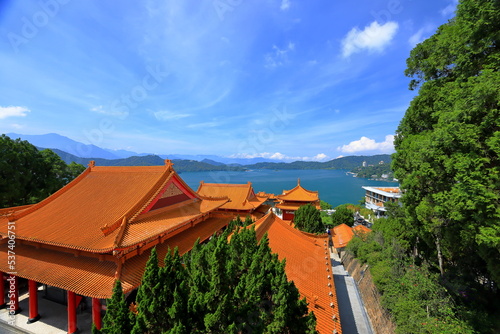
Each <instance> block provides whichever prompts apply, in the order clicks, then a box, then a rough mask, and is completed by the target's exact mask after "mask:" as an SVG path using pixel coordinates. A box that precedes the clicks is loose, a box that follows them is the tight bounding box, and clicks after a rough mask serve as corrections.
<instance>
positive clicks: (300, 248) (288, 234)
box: [255, 213, 342, 333]
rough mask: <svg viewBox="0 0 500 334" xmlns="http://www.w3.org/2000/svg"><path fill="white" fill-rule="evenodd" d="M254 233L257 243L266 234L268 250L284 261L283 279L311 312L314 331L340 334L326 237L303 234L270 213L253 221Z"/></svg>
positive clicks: (337, 308)
mask: <svg viewBox="0 0 500 334" xmlns="http://www.w3.org/2000/svg"><path fill="white" fill-rule="evenodd" d="M255 232H256V235H257V238H258V239H259V240H260V239H261V238H262V237H263V236H264V234H265V233H267V234H268V239H269V246H270V248H271V250H272V251H273V252H275V253H277V254H278V258H279V259H280V260H282V259H286V265H285V272H286V274H287V277H288V279H289V280H291V281H293V282H294V283H295V285H296V286H297V288H298V289H299V293H300V294H301V296H303V297H305V298H306V300H307V302H308V308H309V310H310V311H313V312H314V314H315V316H316V319H317V326H316V329H317V330H318V332H320V333H332V332H333V330H337V333H342V328H341V324H340V315H339V306H338V303H337V294H336V291H335V283H334V280H333V273H332V264H331V260H330V252H329V250H328V236H327V235H326V234H325V235H323V236H314V235H312V234H304V233H302V232H300V231H299V230H297V229H295V228H293V227H292V226H291V225H290V224H288V223H286V222H285V221H283V220H281V219H280V218H279V217H277V216H276V215H274V214H273V213H269V214H268V215H266V216H264V217H262V218H261V219H259V220H258V221H257V222H255Z"/></svg>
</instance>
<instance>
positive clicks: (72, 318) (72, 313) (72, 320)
mask: <svg viewBox="0 0 500 334" xmlns="http://www.w3.org/2000/svg"><path fill="white" fill-rule="evenodd" d="M77 330H78V328H77V327H76V295H75V293H74V292H73V291H68V334H73V333H76V331H77Z"/></svg>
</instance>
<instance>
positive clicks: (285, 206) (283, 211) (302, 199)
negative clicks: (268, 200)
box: [276, 179, 321, 220]
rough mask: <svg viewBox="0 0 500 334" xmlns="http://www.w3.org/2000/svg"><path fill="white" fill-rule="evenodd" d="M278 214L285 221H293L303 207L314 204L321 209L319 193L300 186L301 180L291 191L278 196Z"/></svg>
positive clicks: (284, 191)
mask: <svg viewBox="0 0 500 334" xmlns="http://www.w3.org/2000/svg"><path fill="white" fill-rule="evenodd" d="M276 199H277V201H278V204H276V208H277V209H279V210H276V213H277V214H278V216H280V217H281V218H282V219H283V220H293V217H294V216H295V211H297V210H298V209H299V208H300V207H301V206H302V205H306V204H309V203H310V204H312V205H313V206H315V207H316V209H318V210H319V209H320V208H321V207H320V205H319V195H318V192H317V191H310V190H306V189H304V188H303V187H302V186H301V185H300V179H298V180H297V185H296V186H295V188H293V189H291V190H283V194H281V195H277V196H276Z"/></svg>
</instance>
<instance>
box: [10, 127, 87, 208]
mask: <svg viewBox="0 0 500 334" xmlns="http://www.w3.org/2000/svg"><path fill="white" fill-rule="evenodd" d="M84 170H85V168H84V167H83V166H82V165H79V164H76V163H72V164H70V165H69V166H68V165H66V163H64V161H62V160H61V158H59V156H58V155H57V154H55V153H54V152H53V151H51V150H49V149H45V150H43V151H38V149H37V148H36V147H35V146H33V145H31V144H30V143H29V142H27V141H22V140H20V139H16V140H12V139H10V138H9V137H8V136H6V135H2V136H1V137H0V208H2V207H10V206H17V205H26V204H33V203H36V202H39V201H41V200H43V199H44V198H46V197H47V196H49V195H51V194H52V193H54V192H56V191H57V190H59V189H60V188H62V187H63V186H64V185H66V184H67V183H68V182H70V181H71V180H73V179H74V178H75V177H76V176H78V175H79V174H80V173H81V172H83V171H84Z"/></svg>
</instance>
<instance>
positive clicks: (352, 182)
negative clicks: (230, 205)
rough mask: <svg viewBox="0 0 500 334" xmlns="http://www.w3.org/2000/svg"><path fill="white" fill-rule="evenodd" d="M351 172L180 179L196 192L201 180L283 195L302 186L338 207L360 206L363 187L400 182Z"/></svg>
mask: <svg viewBox="0 0 500 334" xmlns="http://www.w3.org/2000/svg"><path fill="white" fill-rule="evenodd" d="M347 172H348V171H347V170H326V169H317V170H316V169H314V170H252V171H248V172H184V173H181V174H180V176H181V177H182V179H183V180H184V181H185V182H186V183H187V184H188V185H189V186H190V187H191V188H193V190H195V191H196V190H197V189H198V186H199V185H200V181H205V182H206V183H247V182H249V181H250V182H252V186H253V189H254V190H255V192H259V191H265V192H266V193H273V194H275V195H279V194H281V193H282V192H283V190H290V189H292V188H293V187H295V186H296V185H297V179H298V178H300V184H301V185H302V186H303V187H304V188H306V189H307V190H312V191H319V198H320V199H322V200H324V201H326V202H328V203H330V204H331V205H333V206H334V207H335V206H337V205H340V204H344V203H354V204H358V202H359V200H360V199H361V198H362V197H363V196H364V195H365V190H364V189H363V188H361V187H362V186H374V187H397V186H398V183H397V182H386V181H372V180H368V179H362V178H356V177H353V176H352V175H351V174H346V173H347Z"/></svg>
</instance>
